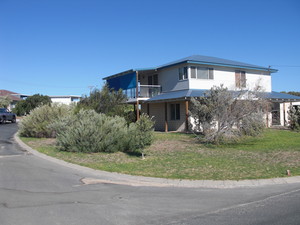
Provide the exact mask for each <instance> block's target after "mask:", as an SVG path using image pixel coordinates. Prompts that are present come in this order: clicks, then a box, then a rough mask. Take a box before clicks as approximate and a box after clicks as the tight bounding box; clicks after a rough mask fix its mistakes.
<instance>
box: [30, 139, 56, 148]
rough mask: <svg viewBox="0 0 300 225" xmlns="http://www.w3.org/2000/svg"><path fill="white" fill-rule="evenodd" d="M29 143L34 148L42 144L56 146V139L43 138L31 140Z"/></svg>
mask: <svg viewBox="0 0 300 225" xmlns="http://www.w3.org/2000/svg"><path fill="white" fill-rule="evenodd" d="M28 145H30V146H32V147H33V148H37V147H42V146H55V145H56V140H55V138H43V139H38V141H29V142H28Z"/></svg>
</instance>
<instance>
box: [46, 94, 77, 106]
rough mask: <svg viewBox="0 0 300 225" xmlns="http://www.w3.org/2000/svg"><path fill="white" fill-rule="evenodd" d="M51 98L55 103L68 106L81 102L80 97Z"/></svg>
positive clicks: (61, 96)
mask: <svg viewBox="0 0 300 225" xmlns="http://www.w3.org/2000/svg"><path fill="white" fill-rule="evenodd" d="M49 97H50V98H51V101H52V102H53V103H62V104H67V105H70V104H71V103H73V102H75V103H77V102H79V101H80V96H78V95H58V96H49Z"/></svg>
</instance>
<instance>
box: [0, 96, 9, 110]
mask: <svg viewBox="0 0 300 225" xmlns="http://www.w3.org/2000/svg"><path fill="white" fill-rule="evenodd" d="M10 102H11V99H10V98H9V96H7V95H6V96H0V108H7V107H8V105H9V103H10Z"/></svg>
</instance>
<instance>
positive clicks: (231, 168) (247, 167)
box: [21, 129, 300, 180]
mask: <svg viewBox="0 0 300 225" xmlns="http://www.w3.org/2000/svg"><path fill="white" fill-rule="evenodd" d="M21 139H22V141H23V142H25V143H26V144H27V145H29V146H31V147H32V148H34V149H36V150H38V151H40V152H42V153H44V154H47V155H49V156H52V157H55V158H59V159H62V160H65V161H67V162H71V163H75V164H79V165H82V166H87V167H90V168H94V169H99V170H105V171H111V172H119V173H125V174H132V175H141V176H151V177H162V178H172V179H191V180H201V179H205V180H206V179H208V180H228V179H229V180H242V179H261V178H273V177H285V176H286V170H287V169H289V170H290V171H291V173H292V175H300V133H295V132H291V131H288V130H271V129H269V130H266V132H265V133H264V134H263V135H262V136H261V137H258V138H252V137H250V138H245V139H243V140H241V141H240V142H239V143H234V144H227V145H219V146H215V145H203V144H199V143H197V141H196V139H195V138H194V136H193V135H191V134H179V133H155V141H154V143H153V144H152V145H151V146H150V147H148V148H147V149H145V150H144V153H145V155H146V159H145V160H142V159H141V158H140V157H137V156H135V155H129V154H126V153H122V152H117V153H91V154H87V153H69V152H62V151H59V150H58V149H57V148H56V146H55V139H43V138H42V139H40V138H21Z"/></svg>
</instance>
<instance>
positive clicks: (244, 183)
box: [14, 133, 300, 188]
mask: <svg viewBox="0 0 300 225" xmlns="http://www.w3.org/2000/svg"><path fill="white" fill-rule="evenodd" d="M14 139H15V141H16V142H17V143H18V144H19V145H20V146H21V147H22V148H23V149H25V150H26V151H27V152H29V153H31V154H33V155H35V156H38V157H40V158H42V159H46V160H48V161H50V162H54V163H57V164H59V165H62V166H65V167H68V168H71V169H75V170H78V171H81V172H86V173H89V174H90V175H91V176H94V178H83V179H82V180H81V181H82V183H83V184H99V183H106V184H119V185H129V186H144V187H145V186H147V187H184V188H238V187H259V186H264V185H274V184H292V183H300V176H295V177H285V178H272V179H257V180H240V181H235V180H179V179H164V178H154V177H143V176H133V175H126V174H120V173H114V172H106V171H101V170H95V169H91V168H88V167H84V166H80V165H76V164H72V163H68V162H66V161H63V160H60V159H56V158H53V157H51V156H48V155H45V154H43V153H40V152H38V151H36V150H34V149H32V148H31V147H29V146H28V145H26V144H25V143H24V142H23V141H21V140H20V138H19V137H18V133H16V134H15V135H14ZM95 177H97V178H95Z"/></svg>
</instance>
